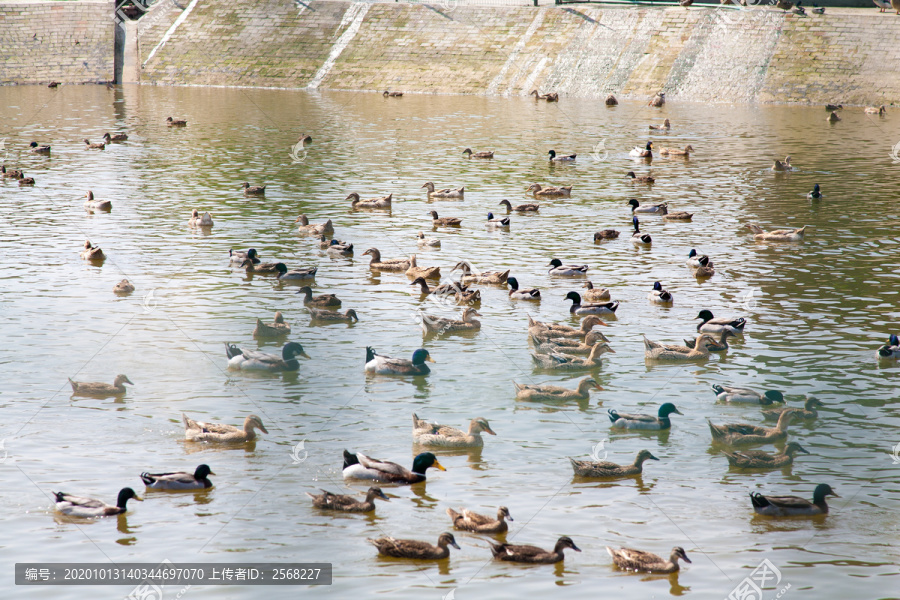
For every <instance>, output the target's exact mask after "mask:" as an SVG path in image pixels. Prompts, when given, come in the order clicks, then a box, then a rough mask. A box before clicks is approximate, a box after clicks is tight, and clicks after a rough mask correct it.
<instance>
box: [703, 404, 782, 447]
mask: <svg viewBox="0 0 900 600" xmlns="http://www.w3.org/2000/svg"><path fill="white" fill-rule="evenodd" d="M793 418H794V413H793V412H791V411H784V412H782V413H781V415H779V417H778V423H776V424H775V427H759V426H757V425H748V424H746V423H725V424H723V425H713V423H712V421H710V420H709V419H707V423H709V431H710V432H711V433H712V438H713V441H714V442H719V443H721V444H727V445H729V446H752V445H760V444H771V443H773V442H778V441H781V440H783V439H785V438H786V437H787V428H788V425H790V423H791V420H792V419H793Z"/></svg>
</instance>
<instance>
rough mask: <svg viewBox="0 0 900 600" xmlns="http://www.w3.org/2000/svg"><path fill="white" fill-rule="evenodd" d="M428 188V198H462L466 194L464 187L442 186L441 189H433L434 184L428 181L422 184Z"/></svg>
mask: <svg viewBox="0 0 900 600" xmlns="http://www.w3.org/2000/svg"><path fill="white" fill-rule="evenodd" d="M422 187H423V188H426V189H427V190H428V197H429V198H463V197H465V195H466V187H465V186H463V187H461V188H455V189H454V188H444V189H442V190H436V189H434V184H433V183H431V182H430V181H429V182H427V183H426V184H425V185H423V186H422Z"/></svg>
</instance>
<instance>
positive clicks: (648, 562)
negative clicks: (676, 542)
mask: <svg viewBox="0 0 900 600" xmlns="http://www.w3.org/2000/svg"><path fill="white" fill-rule="evenodd" d="M606 551H607V552H609V555H610V556H612V559H613V563H614V564H615V565H616V566H617V567H619V568H620V569H624V570H626V571H638V572H641V573H676V572H678V571H679V570H680V569H681V567H680V566H679V565H678V561H679V560H683V561H684V562H687V563H690V562H691V559H689V558H688V557H687V553H686V552H685V551H684V548H682V547H681V546H675V547H674V548H672V553H671V554H670V555H669V560H665V559H664V558H662V557H661V556H657V555H656V554H651V553H650V552H644V551H643V550H635V549H633V548H619V549H618V550H613V549H612V548H610V547H609V546H607V547H606Z"/></svg>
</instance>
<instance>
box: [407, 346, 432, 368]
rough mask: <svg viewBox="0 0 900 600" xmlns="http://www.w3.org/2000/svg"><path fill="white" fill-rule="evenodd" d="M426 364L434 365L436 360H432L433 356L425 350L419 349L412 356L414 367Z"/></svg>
mask: <svg viewBox="0 0 900 600" xmlns="http://www.w3.org/2000/svg"><path fill="white" fill-rule="evenodd" d="M426 362H430V363H433V362H434V359H433V358H431V355H430V354H428V350H426V349H425V348H419V349H418V350H416V351H415V352H413V355H412V363H413V364H414V365H424V364H425V363H426Z"/></svg>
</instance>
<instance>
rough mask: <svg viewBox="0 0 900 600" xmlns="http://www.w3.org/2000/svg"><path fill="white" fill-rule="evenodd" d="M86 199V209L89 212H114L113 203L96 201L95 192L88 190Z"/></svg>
mask: <svg viewBox="0 0 900 600" xmlns="http://www.w3.org/2000/svg"><path fill="white" fill-rule="evenodd" d="M84 197H85V198H87V200H85V201H84V207H85V208H86V209H88V210H112V201H110V200H97V199H95V198H94V192H92V191H91V190H88V192H87V194H85V195H84Z"/></svg>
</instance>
